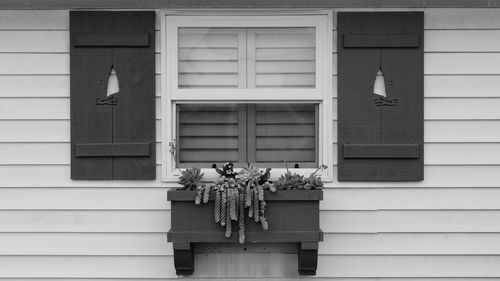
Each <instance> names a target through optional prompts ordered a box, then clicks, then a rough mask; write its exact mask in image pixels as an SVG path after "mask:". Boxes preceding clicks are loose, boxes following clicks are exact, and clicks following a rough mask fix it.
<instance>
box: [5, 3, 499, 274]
mask: <svg viewBox="0 0 500 281" xmlns="http://www.w3.org/2000/svg"><path fill="white" fill-rule="evenodd" d="M399 10H400V9H399ZM357 11H359V9H357ZM366 11H374V9H366ZM157 26H159V25H157ZM68 27H69V13H68V11H0V280H4V279H5V280H7V279H14V278H15V279H16V280H40V279H45V280H50V279H53V278H59V279H58V280H60V281H61V280H75V281H76V280H79V281H83V280H93V281H97V280H110V279H112V280H114V281H117V280H141V281H149V280H164V279H171V278H176V276H175V271H174V266H173V259H172V248H171V245H170V244H168V243H167V241H166V240H167V238H166V232H167V231H168V229H169V228H170V226H169V221H170V212H169V204H168V203H167V201H166V190H167V186H168V185H167V184H166V183H161V182H160V181H159V180H157V181H144V182H137V181H71V180H70V151H69V149H70V144H69V140H70V128H69V126H70V121H69V53H68V51H69V31H68ZM425 29H426V30H425V56H424V57H425V114H424V115H425V181H423V182H417V183H414V182H413V183H412V182H409V183H338V182H333V183H332V184H330V185H329V186H328V187H327V189H326V190H325V199H324V201H323V202H322V204H321V208H322V212H321V227H322V229H323V231H324V232H325V241H324V242H322V243H321V244H320V258H319V266H318V274H317V276H316V277H315V278H320V279H321V280H346V281H347V280H349V281H358V280H363V281H367V280H370V281H371V280H391V281H395V280H428V281H430V280H472V279H473V278H477V279H474V280H486V279H487V278H492V277H496V278H500V266H499V265H500V10H499V9H427V10H425ZM159 32H160V31H159V30H157V36H158V37H157V38H158V39H159ZM334 32H335V31H334ZM334 35H336V34H334ZM334 37H335V36H334ZM159 41H160V40H157V43H158V44H157V50H160V47H159ZM159 66H160V61H159V53H157V70H158V71H157V116H158V120H157V132H158V133H157V136H158V137H157V139H158V141H160V138H159V136H160V133H159V132H160V130H161V120H160V119H159V116H160V111H159V110H160V106H159V105H160V86H159V69H160V67H159ZM333 79H334V82H335V80H336V77H335V75H334V76H333ZM334 96H336V94H334ZM333 98H334V106H335V107H336V103H335V97H333ZM334 111H335V112H336V108H334ZM334 132H335V134H336V128H334ZM333 145H334V146H335V145H336V143H334V144H333ZM157 151H160V146H159V145H158V147H157ZM157 159H161V158H160V157H157ZM160 164H161V163H158V175H160ZM270 223H272V222H270ZM284 249H285V250H286V248H276V249H264V248H263V247H259V246H257V247H255V248H253V249H249V250H248V251H246V252H244V253H242V252H241V249H239V248H236V249H235V251H236V252H234V251H233V253H230V252H219V253H213V252H211V253H200V254H198V255H197V256H196V271H195V273H196V274H195V275H194V276H193V278H196V279H199V280H206V279H207V278H206V277H212V278H213V279H217V277H226V278H227V280H234V279H235V277H259V278H257V279H251V280H264V277H268V278H272V280H275V281H278V280H284V279H297V280H298V279H300V278H299V277H298V276H297V275H296V265H297V264H296V255H295V254H293V253H291V252H290V251H284ZM226 250H227V251H231V249H226ZM261 250H265V251H266V253H265V254H259V253H258V251H261ZM260 277H262V278H260ZM241 280H246V279H244V278H243V279H241ZM488 280H491V279H488Z"/></svg>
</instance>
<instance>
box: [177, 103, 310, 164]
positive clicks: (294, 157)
mask: <svg viewBox="0 0 500 281" xmlns="http://www.w3.org/2000/svg"><path fill="white" fill-rule="evenodd" d="M317 114H318V106H317V105H315V104H220V105H214V104H182V105H177V116H178V118H177V120H178V125H177V126H178V132H179V145H178V155H179V161H178V164H180V166H181V167H191V166H199V167H211V166H212V165H213V164H216V165H221V164H222V163H224V162H227V161H230V162H233V163H235V164H236V166H237V167H241V166H242V165H245V163H247V162H250V163H262V164H266V165H271V166H283V161H287V162H288V163H289V164H290V165H291V166H292V167H294V166H299V167H314V166H315V165H317V163H318V159H317V158H318V153H317V143H318V115H317Z"/></svg>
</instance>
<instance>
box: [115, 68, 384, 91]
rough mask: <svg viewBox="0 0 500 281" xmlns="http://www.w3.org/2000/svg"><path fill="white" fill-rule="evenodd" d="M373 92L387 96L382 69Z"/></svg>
mask: <svg viewBox="0 0 500 281" xmlns="http://www.w3.org/2000/svg"><path fill="white" fill-rule="evenodd" d="M108 87H109V85H108ZM373 93H374V94H375V95H379V96H382V97H384V98H386V97H387V92H386V91H385V78H384V73H382V69H379V70H378V72H377V76H376V77H375V83H374V84H373Z"/></svg>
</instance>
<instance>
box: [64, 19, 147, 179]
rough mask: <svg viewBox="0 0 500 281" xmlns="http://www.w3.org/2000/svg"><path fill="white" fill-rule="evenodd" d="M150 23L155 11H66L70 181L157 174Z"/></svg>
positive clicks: (134, 177)
mask: <svg viewBox="0 0 500 281" xmlns="http://www.w3.org/2000/svg"><path fill="white" fill-rule="evenodd" d="M154 25H155V13H154V12H143V11H141V12H70V36H71V37H70V45H71V62H70V68H71V178H72V179H134V180H139V179H154V178H155V177H156V175H155V173H156V168H155V161H156V160H155V96H154V93H155V53H154V48H155V43H154V40H155V37H154ZM112 68H113V69H114V70H115V71H116V75H117V77H118V81H119V92H118V93H115V94H113V95H111V96H108V97H107V96H106V94H107V92H106V91H107V84H108V76H109V74H110V70H111V69H112Z"/></svg>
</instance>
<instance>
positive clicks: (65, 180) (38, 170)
mask: <svg viewBox="0 0 500 281" xmlns="http://www.w3.org/2000/svg"><path fill="white" fill-rule="evenodd" d="M161 172H162V171H161V166H160V165H157V166H156V173H157V175H161ZM0 177H1V178H2V181H0V186H2V187H42V186H43V187H96V186H98V187H100V188H101V187H127V188H130V187H133V188H149V187H164V188H165V187H166V186H167V184H166V183H163V182H161V179H160V177H159V176H158V177H156V180H154V181H127V180H113V181H95V180H94V181H91V180H89V181H85V180H75V181H74V180H71V172H70V165H69V164H66V165H34V164H31V165H0ZM171 185H174V186H177V184H171Z"/></svg>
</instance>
